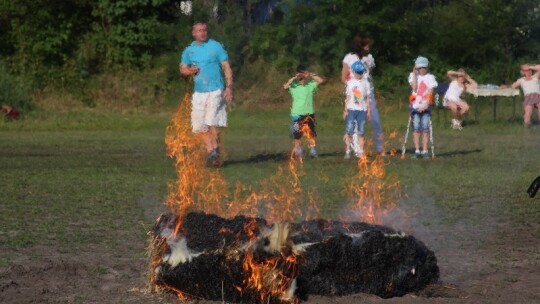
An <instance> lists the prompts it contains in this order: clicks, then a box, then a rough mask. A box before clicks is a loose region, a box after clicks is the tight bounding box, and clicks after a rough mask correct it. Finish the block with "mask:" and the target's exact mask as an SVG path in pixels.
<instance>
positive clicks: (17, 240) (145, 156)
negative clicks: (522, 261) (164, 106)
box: [0, 100, 540, 265]
mask: <svg viewBox="0 0 540 304" xmlns="http://www.w3.org/2000/svg"><path fill="white" fill-rule="evenodd" d="M396 103H397V102H396ZM173 110H174V109H168V110H167V111H162V112H156V113H137V112H136V111H135V112H130V113H123V114H122V113H103V112H99V111H93V110H79V111H73V112H69V113H53V112H47V111H44V110H40V111H36V112H34V113H31V114H30V115H29V116H26V117H25V118H24V119H23V120H20V121H14V122H5V121H4V122H1V123H0V142H1V143H2V144H1V145H0V168H2V170H0V178H1V180H2V181H3V185H2V197H1V199H0V201H1V203H0V222H1V223H2V225H1V228H0V248H4V249H9V248H19V247H29V246H30V247H31V246H48V247H53V248H56V249H57V250H59V251H61V252H76V251H77V250H84V249H85V248H87V247H88V246H89V244H92V245H95V246H102V247H107V248H109V247H110V248H111V250H113V251H114V250H118V249H120V248H123V250H128V251H129V250H132V251H131V252H132V254H134V255H136V254H138V253H137V251H136V249H135V248H127V249H126V248H125V246H126V244H128V245H129V244H133V243H144V242H145V239H146V235H145V233H146V232H147V231H148V230H149V229H150V227H151V225H152V224H153V219H154V218H155V217H156V216H157V215H159V213H161V212H163V210H164V207H163V200H164V198H165V196H166V194H167V182H168V181H171V180H174V178H175V172H174V168H173V166H172V161H171V160H170V159H168V158H167V157H166V155H165V144H164V133H165V127H166V126H167V124H168V120H169V118H170V114H171V113H172V112H173ZM511 111H512V107H511V104H510V103H506V104H501V102H500V104H499V108H498V112H499V121H497V122H496V123H493V122H492V121H491V108H490V106H489V105H488V104H486V103H483V104H482V105H481V107H480V109H479V116H478V121H477V122H476V123H474V124H471V125H468V126H466V127H465V129H464V130H463V131H455V130H450V129H449V128H448V125H449V119H450V117H449V113H446V119H447V120H448V123H445V121H444V112H441V113H440V114H441V115H440V117H437V116H436V115H434V117H433V123H434V135H435V136H434V137H435V143H436V152H437V154H438V156H439V157H438V158H437V159H436V160H433V161H426V160H412V159H405V160H401V159H399V158H387V159H386V162H387V166H386V169H387V172H388V174H393V175H395V176H397V177H398V178H399V180H400V182H401V187H402V190H403V192H404V193H405V194H407V195H406V196H403V198H402V199H401V201H400V206H402V207H403V208H406V209H407V210H417V211H418V213H417V216H418V217H421V221H423V222H424V223H429V222H430V221H432V220H437V221H445V222H449V223H452V222H456V221H467V222H469V223H472V224H477V225H480V224H481V223H482V221H484V220H486V219H489V220H490V221H497V222H501V223H504V222H516V223H520V224H525V225H526V224H527V223H536V224H538V223H540V204H538V198H536V199H530V198H528V197H527V196H526V193H525V190H526V189H527V187H528V186H529V184H530V182H532V180H533V179H534V178H535V177H536V176H538V175H539V174H540V167H539V166H538V157H537V154H538V151H540V141H539V139H540V126H538V125H536V126H534V127H533V128H531V129H523V127H522V126H521V123H520V122H519V121H516V120H513V121H509V120H508V118H510V116H511ZM340 112H341V108H340V107H322V108H320V109H319V110H318V111H317V118H318V133H319V137H318V149H319V153H320V155H321V157H320V158H319V159H316V160H306V161H305V163H304V166H303V169H304V171H305V175H304V176H303V177H302V183H303V186H304V188H305V189H316V190H317V192H318V193H319V205H320V207H321V211H322V215H323V216H325V217H332V216H336V215H337V214H338V213H339V212H340V211H342V210H343V208H344V202H345V200H346V199H345V197H344V193H343V186H342V185H343V183H344V180H346V179H347V178H349V177H350V176H351V175H352V174H354V172H355V170H356V168H355V164H354V162H345V161H343V160H342V154H343V152H342V151H343V144H342V141H341V138H342V129H343V121H342V119H341V117H340ZM381 112H383V113H384V114H382V115H383V118H382V119H383V126H384V129H385V131H386V133H390V132H391V131H393V130H397V131H398V132H399V135H400V136H403V134H404V129H405V124H406V121H407V115H408V113H407V111H406V110H405V108H403V107H402V109H399V107H398V106H397V105H394V104H393V102H392V101H388V100H387V101H386V102H385V106H383V107H382V108H381ZM518 113H520V111H519V110H518ZM471 116H472V115H471ZM368 129H369V128H368ZM288 130H289V118H288V111H287V109H276V110H272V111H260V112H258V111H243V110H240V109H237V110H235V111H234V112H232V113H231V115H230V126H229V128H228V129H227V131H226V132H225V133H224V136H223V142H224V149H225V153H226V159H227V161H228V165H227V166H225V167H224V168H223V169H221V170H222V172H223V174H224V176H225V177H226V179H227V180H228V181H229V182H230V184H231V185H234V182H235V181H237V180H238V181H241V182H242V183H244V184H247V185H250V186H252V187H257V185H258V182H259V181H260V180H262V179H264V178H267V177H269V176H271V175H273V174H274V173H275V172H276V168H277V166H278V165H279V164H282V163H283V155H286V154H287V153H288V151H289V150H290V148H291V140H290V138H289V137H288V132H289V131H288ZM369 137H370V135H369V134H368V138H369ZM411 146H412V143H411V140H409V145H408V148H409V149H411ZM387 148H396V149H400V148H401V144H400V141H399V139H398V138H396V139H388V141H387ZM428 207H429V208H431V209H435V210H436V212H435V213H436V215H437V219H431V218H429V216H433V214H428V213H427V211H426V210H427V209H428ZM532 233H534V234H536V235H538V234H540V233H539V232H538V231H532ZM137 248H139V247H137ZM8 261H9V259H8V257H3V256H2V255H1V254H0V265H2V264H6V263H8Z"/></svg>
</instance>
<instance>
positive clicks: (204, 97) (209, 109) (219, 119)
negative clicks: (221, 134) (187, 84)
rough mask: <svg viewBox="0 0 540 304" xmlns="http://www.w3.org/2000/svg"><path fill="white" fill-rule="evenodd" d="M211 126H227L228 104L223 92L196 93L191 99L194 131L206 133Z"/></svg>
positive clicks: (192, 127)
mask: <svg viewBox="0 0 540 304" xmlns="http://www.w3.org/2000/svg"><path fill="white" fill-rule="evenodd" d="M209 126H213V127H226V126H227V103H226V102H225V101H224V100H223V90H216V91H211V92H204V93H200V92H195V93H193V96H192V98H191V129H192V131H193V132H194V133H200V132H206V131H208V127H209Z"/></svg>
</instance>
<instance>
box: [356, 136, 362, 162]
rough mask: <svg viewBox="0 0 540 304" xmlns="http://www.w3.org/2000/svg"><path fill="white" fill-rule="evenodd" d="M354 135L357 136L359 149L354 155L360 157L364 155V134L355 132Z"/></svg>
mask: <svg viewBox="0 0 540 304" xmlns="http://www.w3.org/2000/svg"><path fill="white" fill-rule="evenodd" d="M356 136H358V149H359V150H360V151H358V152H359V153H358V154H356V156H357V157H360V156H363V155H364V135H361V134H356Z"/></svg>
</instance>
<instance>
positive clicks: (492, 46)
mask: <svg viewBox="0 0 540 304" xmlns="http://www.w3.org/2000/svg"><path fill="white" fill-rule="evenodd" d="M187 2H190V3H192V10H191V12H189V11H186V10H185V5H186V3H187ZM194 20H206V21H208V23H209V25H210V30H211V36H213V37H215V38H217V39H218V40H220V41H222V42H223V43H224V44H225V46H226V47H227V49H228V51H229V54H230V59H231V62H232V66H233V68H234V70H235V72H236V75H237V79H239V80H244V85H245V86H250V85H252V84H254V83H256V82H258V81H259V82H260V81H264V79H260V77H258V75H261V74H262V72H268V66H272V69H276V70H277V71H280V70H281V71H283V72H290V71H291V70H292V69H293V68H294V66H295V65H296V64H298V63H299V62H303V63H306V64H309V65H311V66H313V67H316V68H317V69H320V70H321V72H323V73H325V74H326V75H328V76H335V75H337V72H338V71H339V69H340V67H341V59H342V58H343V56H344V54H345V53H346V52H347V51H348V48H349V41H350V39H351V38H352V36H353V35H354V34H355V33H356V32H357V31H365V32H367V33H369V34H370V35H371V37H372V40H373V46H372V51H373V54H374V55H375V58H376V60H377V64H378V67H379V69H378V71H379V73H378V74H377V77H378V78H379V83H380V86H381V88H385V87H386V88H391V87H392V86H394V85H395V82H396V81H398V82H403V81H404V80H403V78H404V77H403V74H404V73H406V71H408V69H409V68H410V65H411V64H412V61H413V59H414V58H415V57H416V56H417V55H419V54H422V55H424V56H427V57H429V58H430V60H431V61H432V63H433V65H432V70H433V71H434V72H436V73H439V74H441V75H442V74H443V71H444V70H446V69H448V68H457V67H465V68H469V69H471V70H473V71H475V72H476V77H477V78H478V79H479V80H481V81H489V82H493V83H500V82H504V81H511V80H513V79H515V78H516V77H517V76H518V74H517V64H518V63H521V62H529V61H530V62H537V61H539V60H540V58H539V56H540V3H538V1H537V0H454V1H450V0H415V1H395V0H364V1H345V0H282V1H276V0H236V1H233V0H197V1H168V0H118V1H116V0H97V1H89V0H72V1H60V2H58V1H51V0H35V1H23V0H13V1H3V2H2V3H0V48H1V49H2V52H1V53H0V59H2V60H3V61H4V62H6V64H5V65H6V66H7V67H8V68H9V70H10V73H12V74H14V75H19V76H23V77H24V78H26V79H28V80H29V81H30V82H31V83H33V84H34V85H35V86H36V87H38V88H40V87H41V88H42V87H44V86H56V87H64V88H65V87H70V88H72V90H79V91H81V90H82V91H84V89H85V88H86V87H87V86H88V84H87V82H88V80H89V79H96V76H97V75H101V74H103V73H111V72H118V71H122V70H124V71H125V70H128V71H133V69H135V70H138V71H144V70H147V69H155V68H159V67H160V66H161V67H162V66H163V65H166V71H167V72H166V77H164V78H163V81H165V82H167V81H169V82H170V81H176V80H177V77H176V74H177V63H178V59H179V53H180V51H181V50H182V49H183V47H185V46H186V45H187V44H188V43H189V42H190V41H191V26H190V25H191V24H192V23H193V21H194ZM240 85H242V84H240Z"/></svg>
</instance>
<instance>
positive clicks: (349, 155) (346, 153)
mask: <svg viewBox="0 0 540 304" xmlns="http://www.w3.org/2000/svg"><path fill="white" fill-rule="evenodd" d="M343 159H351V151H350V150H347V151H345V157H343Z"/></svg>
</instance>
